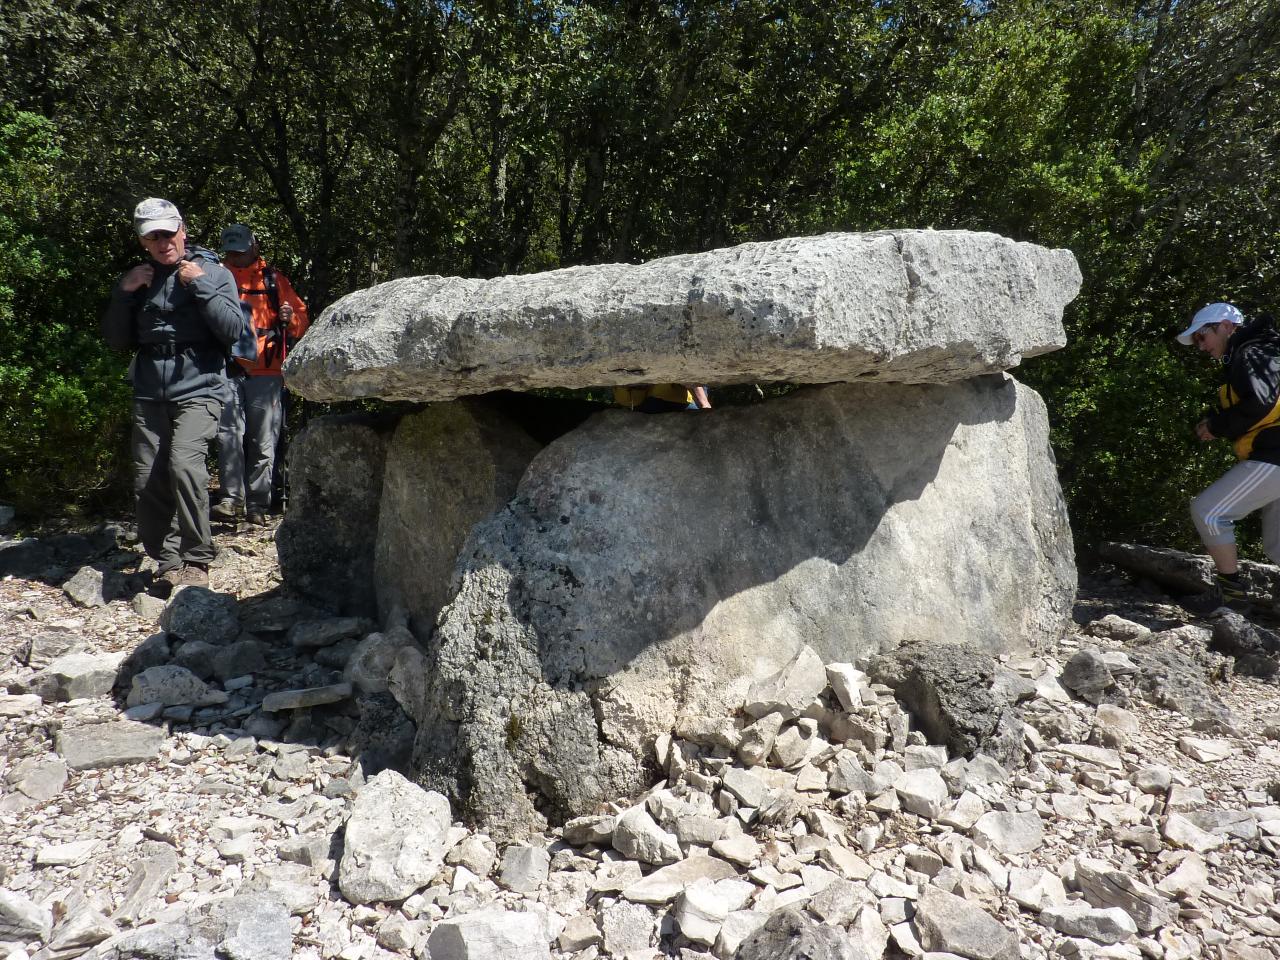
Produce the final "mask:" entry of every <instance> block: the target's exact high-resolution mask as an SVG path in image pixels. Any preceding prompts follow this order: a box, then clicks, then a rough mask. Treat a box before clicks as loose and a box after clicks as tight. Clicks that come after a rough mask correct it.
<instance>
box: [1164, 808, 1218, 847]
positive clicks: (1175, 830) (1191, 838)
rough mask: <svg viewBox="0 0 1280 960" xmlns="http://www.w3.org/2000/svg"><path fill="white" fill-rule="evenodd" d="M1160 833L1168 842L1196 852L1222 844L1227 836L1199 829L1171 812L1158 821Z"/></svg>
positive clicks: (1178, 814) (1180, 815)
mask: <svg viewBox="0 0 1280 960" xmlns="http://www.w3.org/2000/svg"><path fill="white" fill-rule="evenodd" d="M1160 835H1161V836H1162V837H1164V838H1165V839H1166V840H1168V841H1169V842H1170V843H1172V844H1175V845H1176V846H1179V847H1186V848H1187V849H1188V850H1194V851H1195V852H1196V853H1207V852H1208V851H1210V850H1216V849H1217V848H1218V847H1220V846H1222V845H1223V844H1224V843H1225V842H1226V840H1227V838H1226V837H1223V836H1218V835H1216V834H1212V833H1209V832H1208V831H1207V830H1201V829H1200V828H1199V827H1197V826H1196V825H1195V824H1194V823H1192V822H1191V821H1190V820H1188V819H1187V818H1186V817H1184V816H1183V815H1182V814H1180V813H1171V814H1169V815H1168V816H1167V817H1165V818H1164V820H1163V821H1161V823H1160Z"/></svg>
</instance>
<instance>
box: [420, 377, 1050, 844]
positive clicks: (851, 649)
mask: <svg viewBox="0 0 1280 960" xmlns="http://www.w3.org/2000/svg"><path fill="white" fill-rule="evenodd" d="M624 464H625V465H626V466H625V469H624V468H623V465H624ZM766 464H767V465H769V466H768V468H767V469H766V468H764V466H763V465H766ZM904 543H910V544H911V545H912V547H911V549H910V550H904V549H903V544H904ZM456 577H457V579H456V581H455V582H456V584H457V595H456V597H455V598H454V599H453V600H452V602H451V603H450V604H449V606H448V607H447V608H446V610H445V612H444V613H443V615H442V617H441V619H440V622H439V624H438V626H437V629H436V632H435V635H434V638H433V641H432V649H433V654H434V660H433V661H430V662H428V663H427V664H425V666H424V668H423V673H424V677H425V682H424V683H423V684H422V689H421V691H420V693H421V701H420V702H418V703H408V704H406V709H407V712H408V713H409V714H410V715H411V716H412V717H413V719H414V720H415V721H416V722H417V724H418V730H419V733H418V739H417V742H416V745H415V766H416V768H417V769H418V770H419V771H421V773H422V775H423V777H424V783H426V784H427V785H429V786H431V787H432V788H433V789H439V790H441V792H443V793H445V794H446V795H448V796H450V797H451V798H453V799H454V800H455V801H456V802H458V803H460V804H461V809H463V810H465V811H466V812H467V813H468V815H469V816H472V817H474V818H475V819H477V820H479V821H480V822H483V823H485V824H486V825H487V826H488V827H489V828H490V830H491V832H495V831H496V832H497V833H499V834H501V833H504V832H509V833H511V834H512V835H518V834H521V833H524V832H527V831H529V830H536V829H540V827H541V824H542V814H541V813H540V812H539V811H540V810H541V811H550V812H551V813H552V814H553V816H555V817H558V818H564V819H567V818H569V817H571V816H574V815H580V814H584V813H587V812H589V811H591V810H592V809H594V807H595V806H596V805H597V804H598V803H599V802H601V801H602V800H605V799H607V798H609V797H613V796H620V795H627V794H632V793H634V792H636V791H637V790H639V789H642V788H643V787H644V786H646V785H647V783H648V781H649V774H648V772H647V765H648V763H650V762H651V761H650V757H651V753H650V750H651V744H652V743H653V740H654V738H655V737H656V736H657V735H658V734H659V733H662V732H665V731H668V730H670V729H671V728H672V727H673V725H674V722H675V718H676V717H677V716H678V715H680V714H681V713H691V714H704V715H715V714H717V713H718V714H722V715H724V714H729V713H731V712H732V711H733V709H734V708H735V707H737V706H739V705H740V704H741V703H742V702H743V701H744V700H745V699H746V696H747V693H748V690H749V689H750V686H751V684H752V683H753V682H755V681H756V680H757V679H763V678H768V677H770V676H772V675H773V674H774V673H776V672H778V671H780V670H782V669H783V668H784V667H785V666H786V665H787V664H788V663H789V662H791V661H792V660H793V659H794V658H795V657H796V656H797V654H798V653H799V652H800V650H801V649H802V648H803V647H804V646H806V645H807V646H809V647H811V648H812V649H813V650H814V652H815V653H816V654H817V656H818V658H819V659H818V660H817V667H816V670H817V677H818V683H819V684H820V685H821V684H822V683H824V682H825V668H824V667H823V666H822V663H823V662H824V661H831V662H849V661H851V660H853V659H855V658H856V657H858V656H863V655H866V654H868V653H871V652H873V651H875V650H877V649H891V648H894V647H896V646H897V645H899V644H900V643H901V642H903V641H904V640H906V639H908V638H922V637H923V638H929V637H935V638H937V639H939V640H941V639H945V640H946V641H947V642H949V643H952V644H956V645H958V646H957V649H959V650H964V649H977V650H988V651H1002V650H1006V649H1009V648H1010V647H1013V646H1020V645H1021V644H1022V643H1025V642H1030V643H1040V642H1050V641H1051V640H1053V639H1056V637H1057V636H1059V635H1060V634H1061V633H1062V631H1063V630H1064V628H1065V627H1066V625H1067V624H1068V623H1069V610H1070V602H1071V597H1072V595H1073V593H1074V583H1075V570H1074V566H1073V555H1072V548H1071V539H1070V535H1069V531H1068V527H1067V523H1066V514H1065V511H1064V508H1063V504H1062V500H1061V493H1060V491H1059V488H1058V485H1057V479H1056V477H1055V475H1054V471H1053V464H1052V459H1051V455H1050V452H1049V448H1048V442H1047V424H1046V420H1045V411H1044V406H1043V404H1042V402H1041V401H1040V400H1039V398H1038V397H1037V396H1036V395H1035V394H1034V393H1032V392H1031V391H1029V390H1027V389H1026V388H1023V387H1020V386H1018V385H1017V384H1016V383H1015V382H1013V381H1012V380H1008V379H1005V378H1001V377H992V378H983V379H980V380H975V381H968V382H966V383H963V384H957V385H952V386H946V387H915V386H907V385H901V384H896V385H895V384H886V385H837V386H830V387H824V388H814V389H810V390H805V391H800V392H797V393H796V394H793V395H791V396H789V397H786V398H783V399H781V400H779V401H777V402H773V403H769V404H766V405H763V406H760V407H754V408H735V409H726V410H718V411H713V412H712V413H711V414H706V415H696V416H695V415H689V416H667V417H638V416H635V415H633V414H629V413H626V412H621V411H611V412H608V413H605V414H602V415H598V416H596V417H593V418H592V419H591V420H589V421H588V422H587V423H586V424H585V425H584V426H582V427H580V428H579V429H577V430H574V431H573V432H571V433H569V434H566V435H565V436H563V437H561V438H560V439H558V440H556V441H554V442H553V443H552V444H551V445H549V446H548V447H547V448H546V449H545V450H543V452H542V453H541V454H539V455H538V456H537V457H536V458H535V459H534V461H533V463H532V464H531V465H530V468H529V470H528V471H527V473H526V474H525V477H524V479H523V480H522V481H521V485H520V488H519V491H518V493H517V495H516V497H515V498H514V499H513V500H512V501H511V502H510V503H509V504H508V505H507V506H506V507H504V508H503V509H502V510H500V511H498V513H496V514H495V515H494V516H493V517H492V518H490V519H489V520H487V521H485V522H483V523H481V524H480V525H479V526H478V527H477V528H476V529H475V531H473V533H472V535H471V537H470V538H469V540H468V542H467V546H466V547H465V548H464V550H463V552H462V555H461V556H460V558H459V565H458V569H457V573H456ZM397 697H400V694H397ZM401 702H402V703H404V702H405V701H404V700H403V699H402V700H401ZM997 719H998V717H997ZM1019 739H1020V738H1019ZM534 770H536V771H537V775H536V777H535V778H530V777H529V773H530V772H531V771H534ZM529 779H535V780H536V785H535V784H532V783H530V782H529ZM530 789H536V790H537V792H538V793H539V794H540V797H539V798H538V802H537V803H536V804H535V802H534V799H533V798H532V797H531V796H530V794H529V792H528V791H529V790H530Z"/></svg>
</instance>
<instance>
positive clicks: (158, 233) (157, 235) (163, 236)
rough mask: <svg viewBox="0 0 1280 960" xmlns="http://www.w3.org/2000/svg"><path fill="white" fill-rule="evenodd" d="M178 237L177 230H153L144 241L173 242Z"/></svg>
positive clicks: (144, 237)
mask: <svg viewBox="0 0 1280 960" xmlns="http://www.w3.org/2000/svg"><path fill="white" fill-rule="evenodd" d="M177 235H178V231H177V230H152V231H151V232H150V233H148V234H146V235H145V236H143V238H142V239H143V240H172V239H173V238H174V237H176V236H177Z"/></svg>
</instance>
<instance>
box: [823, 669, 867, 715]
mask: <svg viewBox="0 0 1280 960" xmlns="http://www.w3.org/2000/svg"><path fill="white" fill-rule="evenodd" d="M826 673H827V685H828V686H829V687H831V691H832V692H833V693H834V694H835V695H836V699H838V700H839V701H840V706H841V707H843V708H844V710H845V711H846V712H852V711H853V710H855V709H856V708H857V707H860V706H862V694H861V690H862V688H863V687H865V686H866V685H867V675H866V674H865V673H863V672H862V671H861V670H859V669H857V668H856V667H855V666H854V665H853V664H852V663H828V664H827V667H826Z"/></svg>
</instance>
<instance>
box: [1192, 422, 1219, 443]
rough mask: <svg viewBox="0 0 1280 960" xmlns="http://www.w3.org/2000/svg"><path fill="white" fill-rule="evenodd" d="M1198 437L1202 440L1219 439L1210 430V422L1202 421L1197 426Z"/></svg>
mask: <svg viewBox="0 0 1280 960" xmlns="http://www.w3.org/2000/svg"><path fill="white" fill-rule="evenodd" d="M1196 436H1197V437H1198V438H1199V439H1201V440H1216V439H1217V437H1215V436H1214V435H1213V433H1212V432H1211V431H1210V430H1209V421H1208V420H1207V419H1206V420H1201V421H1200V422H1199V423H1197V424H1196Z"/></svg>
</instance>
